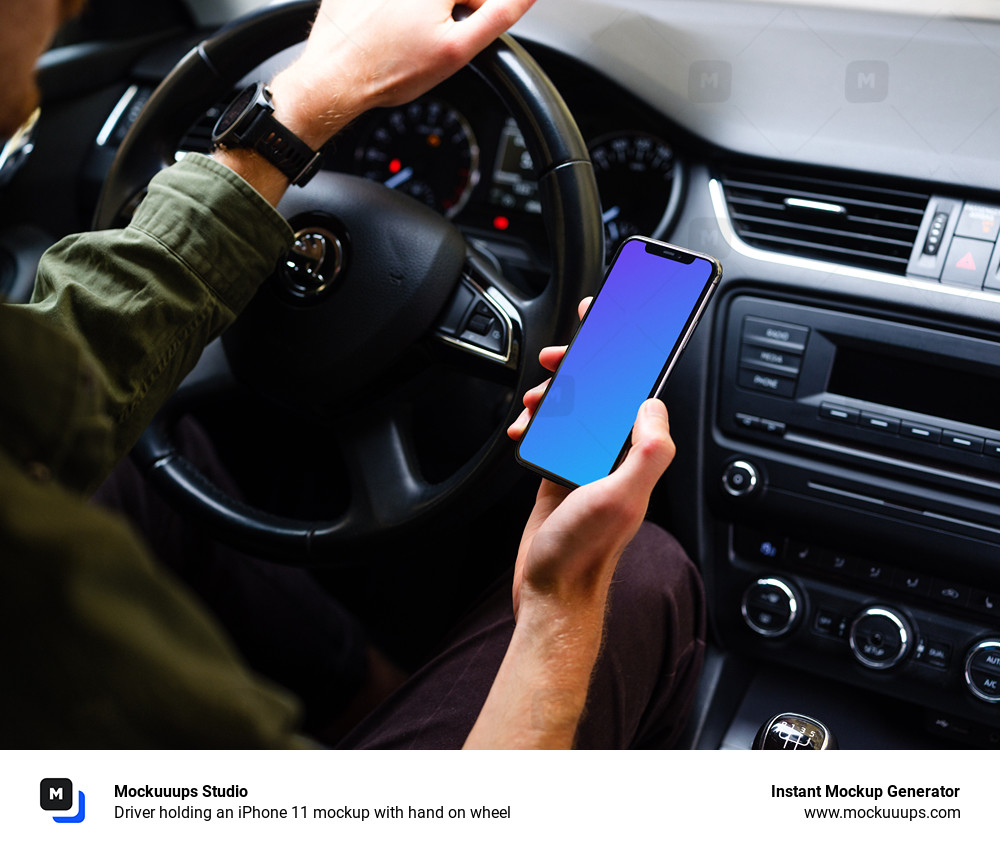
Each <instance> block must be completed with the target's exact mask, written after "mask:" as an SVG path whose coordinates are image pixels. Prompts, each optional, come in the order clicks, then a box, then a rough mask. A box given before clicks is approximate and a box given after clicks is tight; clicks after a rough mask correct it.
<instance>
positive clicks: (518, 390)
mask: <svg viewBox="0 0 1000 850" xmlns="http://www.w3.org/2000/svg"><path fill="white" fill-rule="evenodd" d="M317 6H318V4H317V3H316V2H313V0H309V2H294V3H289V4H286V5H281V6H273V7H267V8H265V9H263V10H260V11H258V12H256V13H253V14H251V15H249V16H247V17H245V18H242V19H240V20H238V21H236V22H234V23H232V24H231V25H229V26H227V27H225V28H224V29H222V30H220V31H219V32H218V33H216V34H215V35H213V36H212V37H210V38H208V39H207V40H205V41H203V42H202V43H201V44H199V45H198V46H197V47H196V48H194V49H193V50H191V51H190V52H189V53H188V54H187V56H185V57H184V59H182V60H181V62H180V63H179V64H178V65H177V66H176V67H175V68H174V70H173V71H172V72H171V73H170V74H169V75H168V77H167V78H166V79H165V80H164V81H163V82H162V83H161V85H160V86H159V87H158V88H157V89H156V91H155V92H154V93H153V94H152V95H151V97H150V99H149V101H148V103H147V105H146V107H145V109H144V110H143V112H142V113H141V114H140V116H139V117H138V118H137V119H136V121H135V123H134V124H133V126H132V127H131V129H130V131H129V133H128V135H127V136H126V138H125V139H124V141H123V142H122V145H121V147H120V148H119V151H118V154H117V157H116V159H115V161H114V163H113V165H112V167H111V169H110V171H109V174H108V178H107V180H106V182H105V185H104V189H103V191H102V194H101V198H100V200H99V203H98V206H97V211H96V213H95V218H94V225H95V228H106V227H111V226H116V225H120V224H121V223H122V211H123V210H125V209H126V208H127V207H128V205H129V203H130V202H131V200H132V199H133V198H135V197H137V196H139V195H140V194H141V192H142V190H143V188H144V187H145V185H146V184H147V183H148V181H149V179H150V178H151V177H152V176H153V175H154V174H155V173H156V172H157V171H158V170H160V169H162V168H163V167H165V166H166V165H167V164H169V163H170V162H172V161H173V152H174V151H175V150H176V149H177V147H176V145H177V140H178V139H179V138H180V135H181V134H182V133H183V132H184V131H185V130H186V129H187V127H189V126H190V125H191V124H192V123H194V121H195V120H197V119H198V118H199V117H200V116H201V115H203V114H204V112H205V110H206V109H207V108H208V107H209V106H211V105H212V104H213V103H216V102H219V101H221V100H223V99H224V98H226V97H227V96H228V95H229V94H230V93H231V91H232V90H233V88H234V87H235V86H236V84H237V83H238V82H239V81H240V80H241V79H242V78H243V77H244V76H245V75H247V74H249V73H250V72H251V71H252V70H253V69H254V68H256V67H257V66H258V65H260V64H261V63H263V62H264V61H266V60H267V59H268V58H270V57H271V56H272V55H274V54H276V53H278V52H280V51H281V50H284V49H286V48H288V47H291V46H293V45H295V44H297V43H299V42H301V41H302V40H304V38H305V37H306V35H307V33H308V29H309V26H310V24H311V21H312V19H313V17H314V16H315V12H316V8H317ZM470 66H471V67H472V69H473V70H474V71H475V72H476V73H477V74H478V75H479V76H480V77H482V78H483V79H484V80H485V81H486V82H487V84H488V85H489V86H490V87H491V88H493V90H494V91H495V92H496V93H497V94H498V96H499V97H500V99H501V101H502V102H503V103H504V105H505V106H506V107H507V109H508V110H509V111H510V112H511V114H512V115H513V116H514V117H515V119H516V120H517V122H518V124H519V126H520V127H521V128H522V132H523V134H524V139H525V144H526V146H527V148H528V151H529V153H530V154H531V157H532V160H533V163H534V164H535V168H536V173H537V179H538V184H539V189H540V198H541V202H542V211H543V216H542V217H543V220H544V223H545V226H546V229H547V232H548V237H549V245H550V252H551V269H552V271H551V276H550V279H549V282H548V284H547V285H546V286H545V288H544V289H543V290H542V292H540V293H539V294H537V295H535V296H534V297H531V298H528V297H524V296H523V295H521V294H519V293H518V292H517V291H515V290H514V289H511V288H509V287H507V286H505V282H504V281H503V280H502V278H500V277H499V276H498V275H497V274H496V273H495V272H494V271H493V270H491V269H490V268H488V267H487V264H482V263H479V262H477V261H476V260H475V256H474V252H473V251H471V249H470V251H469V263H467V265H469V264H471V266H472V267H473V270H474V274H475V276H476V283H477V285H481V286H482V287H483V288H486V287H490V288H491V291H493V292H497V293H498V298H501V299H502V300H503V303H506V304H508V305H509V306H511V307H512V309H513V311H514V312H515V313H516V316H517V318H518V320H519V321H518V323H517V325H518V326H517V327H515V328H514V329H513V333H514V335H515V336H516V339H515V340H514V341H515V343H516V355H517V359H516V377H515V378H514V379H513V380H512V382H511V384H512V387H513V393H512V399H513V400H512V403H511V406H510V409H509V410H508V411H507V414H506V416H505V418H504V421H503V422H502V423H501V424H500V425H499V427H498V428H497V429H496V431H495V433H494V434H493V435H492V436H491V438H490V439H489V440H488V441H487V442H486V443H485V444H484V445H483V446H482V447H481V448H480V450H479V451H478V452H477V453H476V454H475V456H474V457H472V458H470V459H469V461H468V462H466V463H465V464H464V465H463V466H462V467H461V468H460V469H459V470H458V471H457V472H456V473H454V474H453V475H452V476H450V477H449V478H448V479H447V480H446V481H445V482H443V483H440V484H434V485H431V484H427V483H426V482H421V481H419V480H410V481H408V482H406V486H402V487H400V488H399V490H400V492H399V493H398V494H397V493H395V492H394V487H393V485H392V483H391V482H390V483H389V484H388V486H387V492H386V494H384V495H380V496H379V498H380V499H382V498H384V500H385V503H384V504H382V505H379V506H377V508H378V509H377V510H374V511H368V512H367V513H365V514H359V515H357V516H352V515H351V512H350V511H348V514H347V515H345V517H340V518H338V519H336V520H333V521H328V522H327V521H305V520H298V519H290V518H286V517H280V516H277V515H274V514H271V513H267V512H265V511H261V510H258V509H256V508H254V507H252V506H250V505H248V504H246V503H244V502H242V501H239V500H237V499H235V498H233V497H231V496H229V495H228V494H227V493H225V492H224V491H223V490H221V489H220V488H219V487H217V486H216V485H215V484H214V483H213V482H211V481H209V480H208V479H207V478H206V477H205V476H204V475H202V473H200V472H199V471H198V470H197V469H196V468H195V467H194V465H193V464H191V463H190V462H189V461H188V460H187V459H185V458H184V457H183V456H182V455H181V454H180V453H179V451H178V450H177V447H176V446H175V445H174V443H173V440H172V438H171V436H170V426H171V425H172V423H173V422H174V421H176V418H177V416H178V415H180V413H181V412H183V403H181V402H178V401H177V400H176V399H178V398H180V399H183V393H179V394H178V396H177V397H175V400H174V401H172V402H171V403H169V404H168V405H167V406H166V407H165V408H164V411H162V412H161V414H160V415H158V416H157V417H156V419H155V420H154V422H153V423H152V424H151V425H150V427H149V428H148V429H147V430H146V432H145V433H144V434H143V436H142V437H141V439H140V441H139V443H138V444H137V446H136V447H135V449H134V450H133V457H134V458H135V459H136V461H137V462H138V464H139V465H140V467H141V468H143V469H144V470H145V471H146V473H147V475H148V476H149V477H150V479H151V481H152V483H153V484H154V486H155V487H156V488H157V489H158V491H159V492H160V493H161V494H162V495H163V496H164V497H165V498H166V499H167V500H168V502H170V503H171V504H172V505H173V506H174V507H175V508H177V509H178V510H180V511H182V512H184V513H187V514H188V515H192V516H194V517H195V518H197V519H199V520H200V521H202V522H204V523H205V524H206V525H207V526H208V527H209V528H210V530H211V531H212V532H213V533H214V534H215V535H216V536H217V537H218V538H220V539H222V540H225V541H226V542H228V543H230V544H232V545H235V546H237V547H239V548H243V549H245V550H247V551H250V552H252V553H254V554H258V555H260V554H265V555H269V556H272V557H275V558H278V559H281V560H284V561H288V562H308V561H314V560H319V559H326V558H329V557H330V556H332V555H336V554H338V553H341V552H344V551H347V550H351V549H354V548H356V547H358V546H361V545H364V544H366V543H369V542H371V541H373V540H374V539H376V538H380V537H382V536H384V535H385V534H387V533H392V532H398V531H402V530H405V529H407V528H412V527H414V526H415V525H416V524H417V523H420V522H423V521H424V520H426V519H427V518H429V517H431V516H434V515H435V514H437V513H439V512H440V511H442V510H445V509H446V508H447V507H448V505H449V504H455V500H456V499H462V498H463V497H465V496H468V495H469V494H470V493H471V492H472V491H473V490H474V488H476V487H480V486H483V485H484V484H485V482H486V481H487V480H488V476H489V475H490V473H491V471H495V469H496V468H497V464H498V462H501V461H504V462H507V463H513V460H512V458H511V453H510V443H509V440H508V439H507V437H506V435H505V429H506V426H507V424H508V423H509V422H510V421H511V420H512V419H513V417H514V416H515V415H516V414H517V412H518V411H519V410H520V399H521V396H522V395H523V393H524V392H525V391H526V390H527V389H528V388H530V387H531V386H533V385H534V384H535V383H537V382H538V380H539V378H540V377H541V374H540V367H538V366H537V354H538V351H539V350H540V348H541V347H542V346H544V345H548V344H551V343H552V342H553V341H556V340H565V339H567V338H568V336H569V334H570V332H571V329H572V328H573V326H574V325H575V322H576V304H577V303H578V301H579V299H580V298H582V297H583V296H584V295H587V294H590V293H592V292H593V291H594V289H595V287H596V285H597V283H598V282H599V279H600V275H601V272H602V265H603V257H604V246H603V240H604V233H603V226H602V224H601V219H600V202H599V199H598V194H597V186H596V181H595V179H594V175H593V169H592V167H591V165H590V159H589V156H588V153H587V148H586V145H585V143H584V141H583V139H582V137H581V136H580V133H579V130H578V129H577V127H576V124H575V122H574V120H573V118H572V115H571V114H570V112H569V110H568V108H567V107H566V105H565V103H564V102H563V100H562V98H561V96H560V95H559V94H558V92H557V91H556V89H555V87H554V86H553V85H552V84H551V82H550V81H549V80H548V78H547V77H546V76H545V74H544V73H543V72H542V71H541V69H540V68H539V67H538V65H537V64H536V63H535V62H534V60H533V59H532V58H531V57H530V56H529V55H528V53H527V52H526V51H525V50H524V49H523V48H521V47H520V46H519V45H518V44H517V43H516V42H515V41H514V39H512V38H511V37H509V36H503V37H501V38H500V39H498V40H497V41H496V42H494V43H493V44H492V45H490V46H489V47H488V48H487V49H486V50H484V51H483V52H482V53H481V54H480V55H479V56H477V57H476V59H475V60H473V62H472V63H470ZM387 191H388V190H387ZM196 371H197V370H196ZM387 439H388V440H390V442H391V440H392V439H393V436H392V435H389V437H388V438H387ZM387 445H388V443H387ZM374 477H375V479H376V480H377V479H378V478H379V475H378V474H377V473H376V475H375V476H374Z"/></svg>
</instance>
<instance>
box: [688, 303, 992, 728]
mask: <svg viewBox="0 0 1000 850" xmlns="http://www.w3.org/2000/svg"><path fill="white" fill-rule="evenodd" d="M724 308H728V309H726V310H725V312H721V311H720V319H719V323H718V324H717V326H716V330H717V332H719V333H720V339H721V342H722V345H721V346H720V349H721V355H722V360H721V362H720V364H719V383H718V387H719V391H718V397H717V405H716V407H715V410H714V418H713V424H712V427H711V434H710V439H709V443H708V445H709V451H708V453H707V456H706V460H707V467H706V470H707V474H708V476H709V480H708V481H707V487H708V491H707V492H708V494H709V503H710V506H711V507H712V512H713V514H714V516H715V519H716V523H715V525H714V535H715V540H716V541H717V542H716V544H715V546H716V549H717V551H718V552H719V555H720V559H719V560H721V561H722V562H723V563H725V564H726V567H725V568H722V569H719V570H717V571H715V572H714V574H713V575H712V576H711V579H710V586H709V592H710V595H711V598H712V606H713V611H714V614H715V621H716V623H717V625H718V627H719V629H720V632H721V634H722V635H723V637H724V640H725V641H726V642H729V643H732V645H734V646H736V645H738V646H740V647H741V649H742V650H743V651H745V652H748V653H750V654H755V653H757V652H758V651H759V654H760V657H761V658H763V659H770V658H773V656H774V646H775V644H777V645H780V647H781V657H782V659H783V661H784V663H786V664H789V665H791V666H794V667H798V668H800V669H803V670H815V669H822V670H823V671H824V672H825V673H826V674H827V675H830V676H832V677H834V678H837V679H840V680H842V681H844V682H850V683H855V684H863V685H864V686H865V687H868V688H870V689H872V690H875V691H879V692H882V693H884V694H886V695H890V696H894V697H897V698H901V699H905V700H909V701H912V702H914V703H917V704H920V705H922V706H924V707H925V709H927V710H928V711H930V712H931V713H930V714H928V715H927V718H926V719H927V723H928V728H933V729H935V731H941V729H940V728H939V727H940V726H941V725H942V724H943V725H944V726H946V727H947V729H949V730H952V731H955V732H956V734H955V735H954V736H953V737H955V739H956V740H968V741H969V742H970V743H972V742H973V740H975V742H976V743H977V745H985V746H996V745H997V744H998V743H1000V714H998V711H1000V678H998V676H1000V668H998V667H997V664H1000V402H998V401H995V400H996V399H1000V343H998V342H997V341H994V340H992V339H988V338H985V337H979V336H974V335H972V334H965V333H958V332H954V331H948V330H941V329H937V328H927V327H921V326H920V325H919V324H917V323H915V322H913V323H910V322H906V321H902V320H899V319H894V318H893V319H890V318H880V317H876V316H858V315H855V314H852V313H847V312H843V311H841V310H838V309H836V307H835V306H813V305H808V304H797V303H791V302H785V301H780V300H775V299H769V298H764V297H760V296H757V295H749V294H737V295H735V296H733V297H731V298H730V300H729V301H728V304H727V305H724ZM935 712H936V713H935ZM956 730H957V731H956ZM959 733H960V734H959ZM963 736H964V737H963Z"/></svg>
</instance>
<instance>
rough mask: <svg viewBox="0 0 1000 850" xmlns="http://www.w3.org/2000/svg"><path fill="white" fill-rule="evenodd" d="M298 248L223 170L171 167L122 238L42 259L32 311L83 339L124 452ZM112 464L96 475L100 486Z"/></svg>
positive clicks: (79, 243)
mask: <svg viewBox="0 0 1000 850" xmlns="http://www.w3.org/2000/svg"><path fill="white" fill-rule="evenodd" d="M290 241H291V231H290V229H289V228H288V225H287V224H286V223H285V222H284V221H283V219H282V218H281V217H280V216H279V215H278V214H277V213H276V212H275V211H274V210H273V209H272V208H271V207H270V206H269V205H268V204H267V203H265V202H264V200H263V199H262V198H261V197H259V196H258V195H257V194H256V193H255V192H253V190H252V189H251V188H250V187H249V186H247V185H246V184H245V183H243V182H242V181H241V180H239V179H238V178H237V177H235V176H234V175H233V174H231V173H229V172H228V171H227V170H226V169H223V168H220V167H219V166H218V165H216V164H213V163H210V162H209V161H207V160H204V159H202V160H201V161H200V162H195V161H193V160H192V161H186V162H184V163H181V164H180V165H178V166H174V168H173V169H171V170H170V173H169V174H168V173H164V174H162V175H160V176H158V177H157V178H156V179H154V181H153V182H152V183H151V184H150V194H149V197H147V199H146V201H145V202H144V203H143V204H142V205H141V206H140V208H139V210H138V211H137V212H136V215H135V216H134V218H133V220H132V223H131V224H130V225H129V226H128V227H127V228H125V229H124V230H121V231H104V232H98V233H87V234H81V235H79V236H73V237H69V238H68V239H65V240H63V241H62V242H60V243H59V244H58V245H56V246H55V247H54V248H53V249H51V251H49V252H48V253H47V254H46V255H45V257H43V259H42V263H41V265H40V267H39V273H38V279H37V282H36V287H35V293H34V295H33V297H32V302H33V303H32V304H31V305H29V306H27V307H23V308H19V309H27V310H31V311H33V312H36V313H39V314H42V315H44V316H45V318H46V321H48V322H50V323H51V324H53V325H57V326H59V327H60V328H61V329H62V331H63V332H64V333H65V334H67V335H68V336H71V337H73V338H74V339H76V340H77V341H78V342H79V344H80V346H81V348H83V350H84V351H85V352H86V354H87V356H88V357H89V359H90V360H91V361H92V363H93V364H94V367H95V369H96V374H97V380H98V381H100V382H101V383H102V384H103V385H104V386H103V390H104V392H103V393H102V394H103V395H104V396H106V398H107V406H106V409H105V412H106V414H107V415H108V416H109V417H110V419H111V420H112V423H113V425H114V437H115V445H114V455H115V457H120V456H121V455H123V454H124V453H125V452H126V451H128V449H129V447H130V446H131V445H132V443H133V442H134V441H135V440H136V439H137V438H138V436H139V434H140V433H141V432H142V430H143V428H144V427H145V426H146V424H147V423H148V421H149V419H150V418H151V417H152V415H153V414H154V413H155V412H156V410H157V409H158V408H159V406H160V405H161V404H162V403H163V402H164V401H165V400H166V399H167V398H168V397H169V395H170V394H171V393H172V392H173V390H174V389H175V387H176V386H177V384H178V383H179V382H180V381H181V380H182V379H183V377H184V375H186V374H187V372H188V371H189V370H190V369H191V368H192V367H193V366H194V364H195V363H196V362H197V360H198V357H199V356H200V354H201V351H202V348H203V347H204V346H205V344H207V343H208V342H209V341H210V340H211V339H213V338H214V337H215V336H217V335H218V334H219V333H221V332H222V331H223V330H224V329H225V328H226V327H227V326H228V325H229V323H230V322H232V321H233V319H234V318H235V316H236V315H237V313H238V312H239V311H240V310H241V309H242V308H243V306H244V305H245V304H246V303H247V302H248V301H249V300H250V298H251V297H252V296H253V294H254V293H255V292H256V290H257V287H258V285H259V284H260V282H261V281H262V280H263V279H264V278H265V277H266V276H267V275H268V274H269V273H270V272H271V270H272V269H273V268H274V264H275V262H276V261H277V259H278V257H279V256H280V254H281V252H282V250H284V249H285V248H286V247H287V245H288V243H289V242H290ZM107 471H108V470H107V469H103V470H95V471H94V476H95V480H94V481H93V484H94V485H96V484H97V483H99V481H100V480H101V478H102V477H103V475H104V474H106V473H107Z"/></svg>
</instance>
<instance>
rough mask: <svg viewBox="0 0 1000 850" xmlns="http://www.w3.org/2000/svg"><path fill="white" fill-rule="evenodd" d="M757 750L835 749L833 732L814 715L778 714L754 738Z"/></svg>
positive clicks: (835, 742) (835, 743) (754, 745)
mask: <svg viewBox="0 0 1000 850" xmlns="http://www.w3.org/2000/svg"><path fill="white" fill-rule="evenodd" d="M753 749H755V750H835V749H837V741H836V739H835V738H834V737H833V733H832V732H831V731H830V730H829V729H827V728H826V726H825V725H824V724H822V723H820V722H819V721H818V720H814V719H813V718H812V717H806V716H805V715H804V714H796V713H794V712H785V713H783V714H776V715H775V716H774V717H772V718H771V719H770V720H768V721H767V723H765V724H764V725H763V726H761V727H760V729H759V730H758V732H757V737H755V738H754V739H753Z"/></svg>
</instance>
